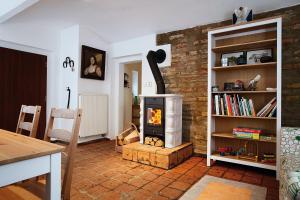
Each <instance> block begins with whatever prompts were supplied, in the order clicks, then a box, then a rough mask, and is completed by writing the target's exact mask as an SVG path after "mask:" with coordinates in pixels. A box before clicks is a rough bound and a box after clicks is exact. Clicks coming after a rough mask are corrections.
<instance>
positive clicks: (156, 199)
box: [151, 195, 169, 200]
mask: <svg viewBox="0 0 300 200" xmlns="http://www.w3.org/2000/svg"><path fill="white" fill-rule="evenodd" d="M168 199H169V198H167V197H164V196H161V195H154V196H153V197H152V198H151V200H168Z"/></svg>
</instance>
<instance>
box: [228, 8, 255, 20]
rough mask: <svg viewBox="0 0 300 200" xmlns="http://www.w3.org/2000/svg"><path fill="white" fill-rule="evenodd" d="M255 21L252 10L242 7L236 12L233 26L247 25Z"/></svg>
mask: <svg viewBox="0 0 300 200" xmlns="http://www.w3.org/2000/svg"><path fill="white" fill-rule="evenodd" d="M252 20H253V14H252V9H250V8H247V7H240V8H238V9H235V10H234V13H233V17H232V23H233V24H240V23H245V22H249V21H252Z"/></svg>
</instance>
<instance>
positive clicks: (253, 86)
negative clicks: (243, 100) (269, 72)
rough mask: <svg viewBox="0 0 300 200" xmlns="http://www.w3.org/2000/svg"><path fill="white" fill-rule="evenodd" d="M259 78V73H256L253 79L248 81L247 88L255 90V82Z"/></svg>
mask: <svg viewBox="0 0 300 200" xmlns="http://www.w3.org/2000/svg"><path fill="white" fill-rule="evenodd" d="M260 79H261V75H260V74H257V75H256V76H255V78H254V79H252V80H250V81H249V84H248V88H247V90H249V91H255V90H256V85H257V83H258V81H259V80H260Z"/></svg>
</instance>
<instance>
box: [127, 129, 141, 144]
mask: <svg viewBox="0 0 300 200" xmlns="http://www.w3.org/2000/svg"><path fill="white" fill-rule="evenodd" d="M139 138H140V133H139V132H138V131H137V130H134V131H132V132H131V133H130V134H129V135H127V136H126V137H125V138H124V143H125V144H130V143H132V142H136V141H138V140H139Z"/></svg>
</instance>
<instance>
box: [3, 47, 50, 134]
mask: <svg viewBox="0 0 300 200" xmlns="http://www.w3.org/2000/svg"><path fill="white" fill-rule="evenodd" d="M46 84H47V56H44V55H38V54H33V53H28V52H23V51H17V50H13V49H7V48H2V47H0V129H5V130H9V131H13V132H15V131H16V126H17V122H18V117H19V112H20V108H21V105H22V104H25V105H40V106H42V111H41V115H40V122H39V128H38V132H37V135H38V137H39V138H42V137H43V135H44V131H45V126H46V90H47V86H46Z"/></svg>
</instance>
